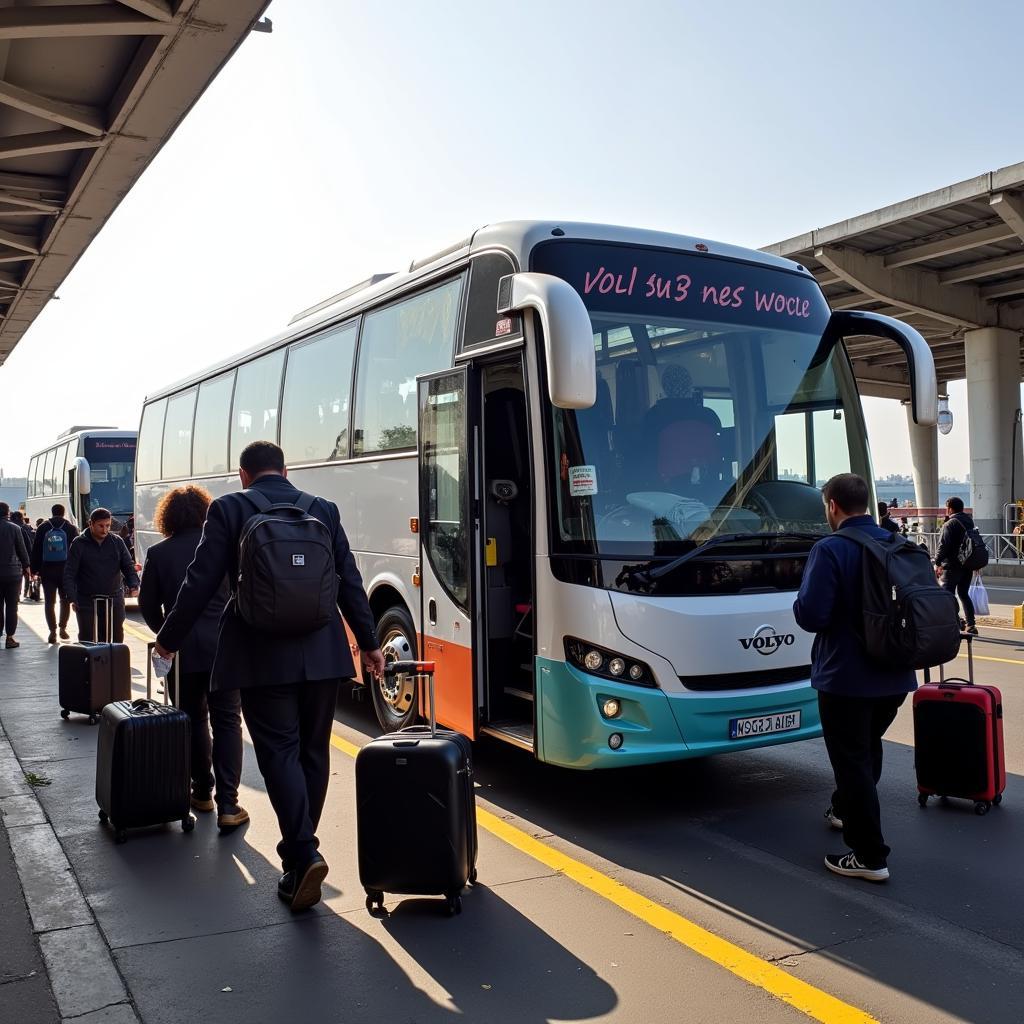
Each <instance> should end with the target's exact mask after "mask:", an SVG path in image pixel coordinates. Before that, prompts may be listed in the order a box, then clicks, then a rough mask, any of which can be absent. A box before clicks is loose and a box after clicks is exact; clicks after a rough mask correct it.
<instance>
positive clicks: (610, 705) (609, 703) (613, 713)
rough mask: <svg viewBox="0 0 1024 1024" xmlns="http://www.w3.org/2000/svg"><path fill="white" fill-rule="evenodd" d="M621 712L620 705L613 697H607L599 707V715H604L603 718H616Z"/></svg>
mask: <svg viewBox="0 0 1024 1024" xmlns="http://www.w3.org/2000/svg"><path fill="white" fill-rule="evenodd" d="M621 710H622V705H621V704H620V703H619V702H618V701H617V700H616V699H615V698H614V697H609V698H608V699H607V700H606V701H605V702H604V703H603V704H602V705H601V714H602V715H604V717H605V718H618V717H619V712H620V711H621Z"/></svg>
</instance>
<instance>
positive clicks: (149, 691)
mask: <svg viewBox="0 0 1024 1024" xmlns="http://www.w3.org/2000/svg"><path fill="white" fill-rule="evenodd" d="M155 647H156V641H155V640H150V641H149V643H148V644H146V700H149V701H152V702H153V703H154V704H155V703H156V701H154V700H153V649H154V648H155ZM179 658H181V651H178V652H177V653H176V654H175V655H174V663H173V664H172V665H171V672H173V673H174V681H175V683H177V681H178V679H179V678H180V677H181V676H180V666H179V660H178V659H179ZM170 678H171V673H170V672H168V673H167V676H166V678H165V679H164V704H170V705H171V707H174V706H175V705H174V704H173V703H172V702H171V699H170V692H171V684H170V682H168V680H169V679H170Z"/></svg>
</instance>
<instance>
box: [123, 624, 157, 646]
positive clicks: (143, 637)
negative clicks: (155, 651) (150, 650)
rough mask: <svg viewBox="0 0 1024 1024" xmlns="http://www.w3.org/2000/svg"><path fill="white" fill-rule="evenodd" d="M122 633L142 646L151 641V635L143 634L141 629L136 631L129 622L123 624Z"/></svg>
mask: <svg viewBox="0 0 1024 1024" xmlns="http://www.w3.org/2000/svg"><path fill="white" fill-rule="evenodd" d="M124 631H125V632H126V633H128V634H129V635H130V636H133V637H135V639H136V640H141V641H142V642H143V643H144V644H148V643H149V642H150V640H152V639H153V634H152V633H148V632H147V633H143V632H142V630H141V629H136V628H135V627H134V626H133V625H132V624H131V623H130V622H126V623H125V624H124Z"/></svg>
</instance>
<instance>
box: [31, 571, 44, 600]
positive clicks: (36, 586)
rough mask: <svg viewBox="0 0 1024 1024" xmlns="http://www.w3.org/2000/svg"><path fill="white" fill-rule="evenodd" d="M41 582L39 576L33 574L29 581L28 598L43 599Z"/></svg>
mask: <svg viewBox="0 0 1024 1024" xmlns="http://www.w3.org/2000/svg"><path fill="white" fill-rule="evenodd" d="M39 590H40V582H39V577H38V576H33V577H32V579H30V580H29V581H28V599H29V600H30V601H41V600H42V597H41V596H40V594H39Z"/></svg>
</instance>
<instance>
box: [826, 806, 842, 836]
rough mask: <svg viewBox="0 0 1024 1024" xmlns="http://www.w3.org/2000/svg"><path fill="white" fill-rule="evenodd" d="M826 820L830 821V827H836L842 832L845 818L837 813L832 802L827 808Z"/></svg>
mask: <svg viewBox="0 0 1024 1024" xmlns="http://www.w3.org/2000/svg"><path fill="white" fill-rule="evenodd" d="M825 820H826V821H827V822H828V825H829V828H834V829H837V830H838V831H840V832H842V830H843V819H842V818H840V817H839V816H838V815H837V814H836V812H835V810H834V809H833V807H832V805H831V804H829V805H828V807H826V808H825Z"/></svg>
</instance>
